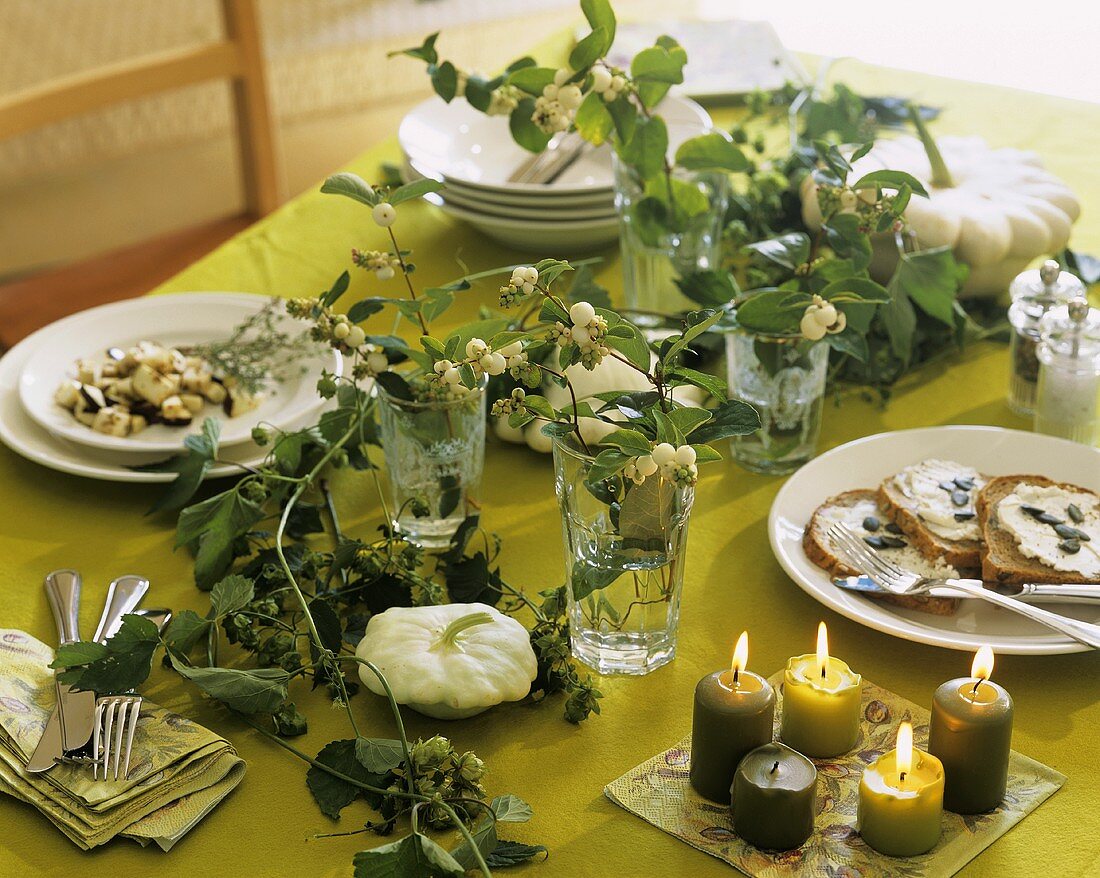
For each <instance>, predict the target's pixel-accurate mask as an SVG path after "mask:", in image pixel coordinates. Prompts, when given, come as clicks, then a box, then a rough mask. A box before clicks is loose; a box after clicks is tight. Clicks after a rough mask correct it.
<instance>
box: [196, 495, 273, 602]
mask: <svg viewBox="0 0 1100 878" xmlns="http://www.w3.org/2000/svg"><path fill="white" fill-rule="evenodd" d="M263 517H264V511H263V509H262V507H260V506H259V505H257V504H255V503H253V502H252V501H251V500H246V499H245V498H244V497H242V496H241V495H240V493H239V492H238V491H236V490H230V491H226V492H225V493H222V494H218V495H216V496H214V497H211V498H210V499H209V500H204V501H202V502H201V503H196V504H194V505H193V506H188V507H187V508H186V509H184V510H183V511H182V512H181V513H180V517H179V523H178V525H177V529H176V546H184V545H189V546H191V547H192V548H193V549H194V551H195V584H196V585H198V586H199V588H202V589H204V590H206V589H209V588H211V587H212V586H213V585H214V583H215V582H217V581H218V580H219V579H221V578H222V576H223V575H224V574H225V572H226V571H227V570H228V569H229V565H230V564H231V563H232V561H233V544H234V543H235V542H236V541H237V539H238V538H239V537H241V536H243V535H244V534H245V533H247V532H248V531H249V530H250V529H251V527H252V525H254V524H255V523H256V522H257V521H259V520H260V519H262V518H263Z"/></svg>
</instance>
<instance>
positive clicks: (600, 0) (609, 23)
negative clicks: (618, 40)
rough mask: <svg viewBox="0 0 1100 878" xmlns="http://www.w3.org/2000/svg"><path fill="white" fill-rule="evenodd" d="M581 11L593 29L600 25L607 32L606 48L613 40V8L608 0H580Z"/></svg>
mask: <svg viewBox="0 0 1100 878" xmlns="http://www.w3.org/2000/svg"><path fill="white" fill-rule="evenodd" d="M581 12H583V13H584V17H585V18H586V19H587V20H588V24H589V26H590V27H591V28H592V29H593V30H595V29H596V28H598V27H602V28H603V29H604V30H605V31H606V32H607V45H608V48H610V47H611V44H612V43H614V42H615V10H614V9H612V8H611V3H610V0H581Z"/></svg>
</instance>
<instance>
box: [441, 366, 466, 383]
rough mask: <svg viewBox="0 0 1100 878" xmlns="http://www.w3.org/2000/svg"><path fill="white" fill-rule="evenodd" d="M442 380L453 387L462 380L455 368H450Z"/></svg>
mask: <svg viewBox="0 0 1100 878" xmlns="http://www.w3.org/2000/svg"><path fill="white" fill-rule="evenodd" d="M443 380H444V381H446V382H447V383H448V384H451V385H454V384H458V382H459V381H461V380H462V376H461V375H459V374H458V369H457V368H455V367H454V366H451V368H450V369H448V370H447V371H446V372H444V373H443Z"/></svg>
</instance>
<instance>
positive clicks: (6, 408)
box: [0, 327, 267, 483]
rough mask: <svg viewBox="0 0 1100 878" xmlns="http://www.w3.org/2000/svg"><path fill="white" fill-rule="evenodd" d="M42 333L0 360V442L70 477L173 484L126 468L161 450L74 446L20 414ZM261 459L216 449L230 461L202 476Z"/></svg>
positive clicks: (257, 451) (167, 476) (246, 447)
mask: <svg viewBox="0 0 1100 878" xmlns="http://www.w3.org/2000/svg"><path fill="white" fill-rule="evenodd" d="M48 328H49V327H47V329H48ZM45 331H46V330H45V329H40V330H38V332H36V333H34V334H33V335H30V336H28V337H27V338H25V339H24V340H23V341H21V342H20V343H19V344H17V345H16V346H15V347H13V348H12V349H11V350H10V351H8V352H7V353H6V354H4V356H3V357H0V442H3V443H4V444H5V445H6V446H7V447H8V448H10V449H11V450H12V451H14V452H15V453H16V454H19V455H22V456H23V457H25V458H27V460H31V461H34V462H35V463H38V464H41V465H42V466H45V467H49V468H50V469H54V470H58V471H60V472H63V473H69V474H71V475H75V476H84V477H86V478H90V479H100V480H102V481H108V482H134V483H141V482H144V483H153V482H170V481H172V480H173V479H174V478H175V477H176V475H175V473H147V472H135V471H134V470H132V469H130V468H129V467H131V466H135V465H138V464H142V463H152V462H154V461H157V460H162V459H164V458H165V457H166V456H167V455H165V454H164V453H163V452H144V453H138V454H134V453H120V452H117V451H102V450H100V449H96V448H88V447H86V446H83V445H76V444H75V443H72V442H69V441H68V440H66V439H61V438H58V437H56V436H52V435H50V433H49V431H47V430H46V429H44V428H43V427H42V426H40V425H39V424H37V423H35V422H34V421H33V420H32V419H31V417H30V416H29V415H28V414H27V413H26V411H24V409H23V405H22V403H21V402H20V400H19V375H20V373H21V372H22V371H23V367H24V366H25V365H26V363H27V360H29V359H30V357H31V355H32V354H33V353H34V351H35V349H36V346H37V344H38V341H39V336H40V335H41V334H42V333H44V332H45ZM182 442H183V437H182V436H181V437H180V446H177V448H176V449H175V450H179V448H180V447H182ZM266 455H267V452H266V451H264V450H263V449H262V448H259V447H257V446H256V445H255V444H253V443H252V442H247V443H242V444H239V445H234V446H233V447H231V448H223V449H220V450H219V452H218V456H219V457H220V458H222V459H223V460H226V461H231V463H228V462H227V463H219V464H216V465H214V466H212V467H211V468H210V469H209V470H208V471H207V474H206V478H208V479H214V478H218V477H220V476H230V475H239V474H240V472H241V470H240V467H239V466H235V465H233V464H241V465H244V466H253V467H254V466H258V465H259V464H261V463H263V461H264V458H265V457H266Z"/></svg>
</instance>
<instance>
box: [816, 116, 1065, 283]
mask: <svg viewBox="0 0 1100 878" xmlns="http://www.w3.org/2000/svg"><path fill="white" fill-rule="evenodd" d="M924 133H925V135H927V132H924ZM929 140H930V138H929ZM937 147H938V150H937ZM937 153H938V154H937ZM930 154H931V155H930ZM932 156H934V158H933V157H932ZM883 168H889V169H890V170H895V171H906V172H908V173H910V174H912V175H913V176H914V177H916V178H917V179H918V180H920V181H921V182H922V183H923V184H924V186H925V188H926V189H927V190H928V195H929V197H928V198H920V197H917V196H914V197H913V198H912V199H911V200H910V201H909V204H908V206H907V207H906V208H905V218H906V220H907V221H908V223H909V227H910V228H911V229H912V230H913V232H914V233H915V234H916V238H917V244H918V246H919V247H921V248H922V249H927V248H931V247H940V246H944V245H946V246H948V247H951V249H952V250H953V251H954V253H955V257H956V258H957V259H958V260H959V261H960V262H965V263H966V264H967V265H968V266H970V275H969V277H968V278H967V281H966V284H965V285H964V286H963V293H964V294H969V295H975V296H993V295H999V294H1004V293H1006V292H1007V290H1008V285H1009V283H1010V282H1011V280H1012V278H1014V277H1015V276H1016V275H1017V274H1018V273H1019V272H1020V271H1022V270H1023V269H1024V268H1026V267H1027V266H1028V264H1030V263H1031V262H1032V261H1034V260H1035V259H1037V258H1038V257H1040V256H1049V255H1050V254H1052V253H1057V252H1058V251H1059V250H1061V249H1062V248H1063V247H1065V246H1066V242H1067V241H1068V240H1069V235H1070V229H1071V227H1072V225H1073V223H1074V222H1075V221H1076V219H1077V217H1078V216H1079V215H1080V213H1081V206H1080V204H1079V202H1078V200H1077V198H1076V196H1074V194H1073V192H1071V191H1070V189H1069V187H1068V186H1066V184H1065V183H1063V182H1062V181H1061V180H1060V179H1058V178H1057V177H1056V176H1054V174H1052V173H1050V171H1047V170H1046V169H1045V168H1043V164H1042V162H1041V161H1040V159H1039V156H1038V155H1036V154H1035V153H1034V152H1029V151H1026V150H1020V149H994V148H993V147H991V146H990V145H989V144H988V143H986V141H985V140H983V139H982V138H980V137H942V138H939V139H938V140H936V141H935V142H933V143H931V146H930V149H929V148H928V147H926V146H925V144H923V143H922V142H921V140H920V139H919V138H916V137H899V138H897V139H895V140H879V141H876V142H875V145H874V147H873V148H872V149H871V151H870V152H869V153H867V155H865V156H864V157H863V158H861V159H858V160H857V161H855V162H853V163H852V172H851V175H850V178H849V179H850V180H851V181H852V182H854V181H856V180H858V179H859V178H860V177H862V176H863V175H864V174H867V173H869V172H871V171H876V170H881V169H883ZM801 196H802V218H803V220H804V221H805V223H806V225H807V226H808V227H809V228H811V229H815V230H816V229H818V228H820V226H821V209H820V207H819V206H818V203H817V187H816V185H815V184H814V181H813V179H812V178H811V177H810V176H807V177H806V179H805V180H804V181H803V183H802V189H801ZM896 264H897V250H896V247H895V245H894V241H893V236H892V235H889V234H887V235H881V236H876V240H875V259H874V261H873V262H872V264H871V274H872V275H873V276H874V277H875V279H876V280H879V281H880V282H883V283H885V282H886V281H887V280H889V277H890V275H891V274H892V273H893V270H894V267H895V266H896Z"/></svg>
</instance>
